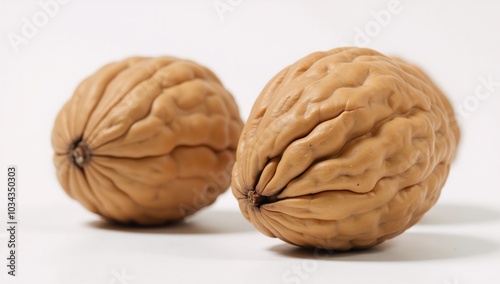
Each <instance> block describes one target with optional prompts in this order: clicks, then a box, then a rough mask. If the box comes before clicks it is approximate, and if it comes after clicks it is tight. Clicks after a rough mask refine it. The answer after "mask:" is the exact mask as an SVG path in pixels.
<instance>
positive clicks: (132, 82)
mask: <svg viewBox="0 0 500 284" xmlns="http://www.w3.org/2000/svg"><path fill="white" fill-rule="evenodd" d="M242 127H243V123H242V121H241V119H240V116H239V112H238V107H237V105H236V103H235V101H234V99H233V97H232V96H231V94H230V93H229V92H228V91H227V90H226V89H225V88H224V87H223V86H222V84H221V82H220V81H219V79H217V77H216V76H215V75H214V74H213V73H212V72H211V71H210V70H209V69H207V68H205V67H203V66H201V65H198V64H197V63H195V62H192V61H188V60H181V59H176V58H173V57H159V58H142V57H134V58H129V59H126V60H123V61H120V62H115V63H111V64H108V65H106V66H104V67H103V68H101V69H100V70H98V71H97V72H96V73H95V74H93V75H92V76H90V77H88V78H87V79H85V80H84V81H83V82H82V83H81V84H80V85H79V86H78V88H77V89H76V91H75V93H74V95H73V97H72V98H71V99H70V100H69V101H68V102H67V103H66V104H65V105H64V107H63V108H62V110H61V111H60V113H59V115H58V116H57V119H56V122H55V125H54V130H53V133H52V145H53V148H54V151H55V155H54V162H55V165H56V170H57V177H58V179H59V182H60V183H61V185H62V187H63V188H64V190H65V191H66V193H67V194H68V195H70V196H71V197H72V198H74V199H76V200H78V201H79V202H80V203H82V204H83V205H84V206H85V207H86V208H87V209H89V210H90V211H92V212H95V213H97V214H100V215H102V216H103V217H105V218H107V219H110V220H114V221H118V222H122V223H130V222H134V223H138V224H158V223H164V222H169V221H175V220H179V219H182V218H183V217H185V216H187V215H190V214H193V213H194V212H196V211H197V210H199V209H201V208H203V207H205V206H208V205H210V204H212V203H213V202H214V201H215V199H216V198H217V196H218V195H219V194H221V193H222V192H224V191H225V190H226V189H227V188H228V187H229V183H230V182H229V181H230V171H231V169H232V165H233V163H234V156H235V151H236V146H237V141H238V137H239V135H240V132H241V129H242Z"/></svg>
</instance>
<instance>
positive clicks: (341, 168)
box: [232, 47, 460, 250]
mask: <svg viewBox="0 0 500 284" xmlns="http://www.w3.org/2000/svg"><path fill="white" fill-rule="evenodd" d="M459 137H460V131H459V128H458V125H457V122H456V119H455V115H454V112H453V109H452V107H451V105H450V102H449V101H448V99H447V98H446V97H445V95H444V94H443V93H442V92H441V91H440V90H439V89H438V87H436V85H435V84H434V83H433V82H432V81H431V80H430V79H429V77H427V75H425V74H424V73H423V72H422V71H421V70H420V69H418V68H417V67H415V66H413V65H411V64H408V63H406V62H404V61H403V60H400V59H396V58H390V57H387V56H384V55H382V54H380V53H378V52H376V51H373V50H370V49H365V48H354V47H352V48H338V49H334V50H331V51H327V52H316V53H312V54H310V55H308V56H306V57H304V58H302V59H300V60H298V61H297V62H295V63H294V64H292V65H290V66H288V67H287V68H285V69H284V70H282V71H281V72H279V73H278V74H277V75H276V76H275V77H274V78H273V79H272V80H271V81H270V82H269V83H268V84H267V85H266V87H265V88H264V89H263V91H262V93H261V94H260V96H259V97H258V99H257V101H256V102H255V104H254V106H253V108H252V111H251V113H250V117H249V118H248V121H247V123H246V125H245V127H244V128H243V131H242V134H241V137H240V141H239V144H238V149H237V155H236V163H235V165H234V168H233V173H232V192H233V194H234V196H235V197H236V198H237V200H238V203H239V207H240V209H241V211H242V213H243V215H244V216H245V218H246V219H247V220H249V221H250V222H251V223H253V225H254V226H255V227H256V228H257V229H258V230H260V231H261V232H262V233H264V234H265V235H267V236H270V237H278V238H280V239H282V240H284V241H286V242H289V243H292V244H295V245H298V246H302V247H316V248H327V249H337V250H348V249H351V248H366V247H371V246H375V245H377V244H380V243H381V242H383V241H385V240H387V239H390V238H393V237H395V236H397V235H399V234H401V233H402V232H404V231H405V230H406V229H408V228H409V227H411V226H412V225H414V224H415V223H416V222H418V220H419V219H420V218H421V217H422V215H423V214H424V213H425V212H426V211H427V210H429V209H430V208H431V207H432V206H433V205H434V204H435V202H436V201H437V199H438V197H439V195H440V192H441V188H442V187H443V185H444V184H445V181H446V178H447V176H448V172H449V169H450V163H451V161H452V160H453V158H454V156H455V154H456V151H457V145H458V142H459Z"/></svg>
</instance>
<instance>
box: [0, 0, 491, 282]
mask: <svg viewBox="0 0 500 284" xmlns="http://www.w3.org/2000/svg"><path fill="white" fill-rule="evenodd" d="M54 1H55V0H39V1H1V2H0V35H1V37H0V116H1V117H0V127H1V128H0V176H2V178H0V180H3V181H5V178H4V177H6V174H7V170H6V169H7V166H8V165H12V164H14V165H17V167H18V172H19V184H18V186H19V188H18V192H19V195H18V220H19V224H18V232H17V233H18V235H17V237H18V245H19V253H18V263H17V264H18V267H17V268H18V270H17V274H18V275H17V276H16V277H11V276H9V275H7V267H6V264H7V260H6V258H7V237H8V234H7V231H6V229H2V230H1V231H0V256H1V259H2V260H0V283H2V284H4V283H103V284H105V283H106V284H107V283H116V284H127V283H130V284H133V283H304V284H305V283H426V284H432V283H436V284H465V283H500V273H499V267H500V185H499V184H500V182H499V177H500V150H499V145H500V128H499V121H500V111H498V109H499V107H500V98H499V97H500V52H499V50H500V34H499V33H498V27H500V17H499V11H500V9H499V8H500V4H498V3H500V2H498V1H493V0H492V1H430V0H429V1H405V0H401V1H399V2H395V0H393V1H389V0H381V1H368V0H366V1H299V0H293V1H292V0H287V1H285V0H281V1H264V0H262V1H244V0H220V1H219V0H216V1H214V0H205V1H201V0H200V1H118V0H116V1H80V0H73V1H67V0H66V1H62V0H61V1H60V2H54ZM48 2H51V3H56V4H52V6H50V7H49V8H47V5H44V3H48ZM63 2H64V4H63ZM66 2H68V3H66ZM40 3H42V4H40ZM224 5H225V6H224ZM47 9H48V10H47ZM224 9H225V10H224ZM47 11H48V12H47ZM44 13H45V15H46V16H45V17H46V19H45V18H44V16H43V14H44ZM49 13H50V15H49ZM387 15H389V16H387ZM384 17H385V18H384ZM45 20H46V21H45ZM44 21H45V22H44ZM35 22H36V23H37V26H35V29H34V30H31V31H29V27H26V26H29V25H35V24H36V23H35ZM23 33H24V34H23ZM16 36H18V37H16ZM19 37H22V39H21V41H19V40H20V39H19ZM13 39H17V40H18V41H13ZM343 45H366V46H368V47H370V48H373V49H376V50H378V51H381V52H383V53H386V54H395V55H398V56H400V57H403V58H406V59H408V60H409V61H412V62H415V63H417V64H418V65H420V66H421V67H422V68H423V69H424V70H426V71H427V72H428V73H429V75H430V76H431V77H432V78H434V79H435V81H436V82H437V84H438V85H439V86H441V88H442V89H443V90H444V91H445V93H446V94H448V96H449V97H450V100H451V101H452V103H453V105H454V106H455V108H456V109H457V110H459V109H461V114H459V115H458V116H459V120H460V125H461V128H462V134H463V136H462V140H461V144H460V149H459V155H458V157H457V159H456V160H455V163H454V165H453V167H452V169H451V173H450V176H449V178H448V181H447V184H446V186H445V187H444V189H443V192H442V195H441V198H440V200H439V202H438V204H437V205H436V206H435V207H434V208H433V209H432V210H431V211H430V212H429V213H428V214H427V215H426V216H425V217H424V218H423V219H422V221H421V222H420V223H418V224H417V225H415V226H414V227H413V228H411V229H410V230H408V231H407V232H405V233H404V234H403V235H401V236H399V237H397V238H395V239H393V240H390V241H387V242H385V243H383V244H382V245H380V246H378V247H376V248H374V249H372V250H367V251H358V252H348V253H332V254H327V253H324V252H320V253H314V252H311V251H306V250H302V249H298V248H295V247H294V246H292V245H289V244H286V243H284V242H282V241H280V240H278V239H271V238H268V237H266V236H264V235H262V234H261V233H259V232H258V231H256V230H255V229H254V228H253V227H252V225H251V224H250V223H248V222H247V221H246V220H245V219H244V218H243V217H242V215H241V214H240V212H239V209H238V208H237V204H236V201H235V199H234V198H233V196H232V194H231V193H230V191H228V192H226V193H225V194H224V195H222V196H221V197H220V198H219V199H218V201H217V202H216V203H215V204H214V205H213V206H211V207H210V208H207V209H205V210H202V211H200V212H199V213H198V214H196V215H195V216H193V217H192V218H189V219H188V220H187V221H186V222H184V223H181V224H179V225H177V226H168V227H161V228H147V229H141V228H124V227H117V226H112V225H109V224H107V223H105V222H103V221H102V220H101V219H100V218H99V217H98V216H96V215H94V214H92V213H89V212H87V211H86V210H85V209H84V208H83V207H82V206H81V205H80V204H78V203H77V202H76V201H73V200H71V199H70V198H69V197H67V196H66V195H65V194H64V192H63V190H62V189H61V187H60V186H59V184H58V182H57V180H56V178H55V173H54V169H53V166H52V160H51V158H52V148H51V145H50V133H51V130H52V126H53V122H54V119H55V116H56V114H57V112H58V110H59V109H60V107H61V106H62V104H63V103H64V102H65V101H66V100H67V99H68V98H69V97H70V96H71V94H72V92H73V90H74V89H75V87H76V85H77V84H78V83H79V82H80V81H81V80H82V79H83V78H84V77H86V76H87V75H89V74H90V73H92V72H93V71H95V70H96V69H97V68H99V67H100V66H102V65H104V64H105V63H108V62H110V61H115V60H120V59H122V58H125V57H128V56H132V55H147V56H159V55H173V56H178V57H183V58H189V59H193V60H196V61H198V62H200V63H202V64H204V65H206V66H209V67H210V68H212V69H213V70H214V71H215V73H216V74H217V75H218V76H219V77H220V78H221V79H222V81H223V83H224V84H225V86H226V87H227V88H228V89H229V90H230V91H231V92H232V93H233V94H234V96H235V97H236V100H237V101H238V104H239V105H240V111H241V115H242V117H243V118H246V117H247V116H248V114H249V113H250V109H251V106H252V104H253V101H254V100H255V99H256V97H257V96H258V94H259V92H260V90H261V89H262V87H263V86H264V85H265V83H266V82H267V81H268V80H269V79H270V78H271V77H272V76H273V75H274V74H275V73H277V72H278V71H279V70H280V69H282V68H283V67H285V66H287V65H288V64H290V63H292V62H294V61H295V60H297V59H299V58H300V57H302V56H305V55H307V54H308V53H310V52H313V51H318V50H327V49H331V48H335V47H339V46H343ZM484 81H491V82H492V83H491V84H490V86H489V89H488V87H485V86H484V85H483V87H480V86H482V84H483V82H484ZM478 88H480V89H481V88H482V89H481V90H488V93H487V96H485V95H484V94H483V95H482V96H481V95H480V96H478V94H477V89H478ZM475 102H476V103H475ZM467 104H469V105H467ZM471 104H473V105H471ZM1 187H2V188H4V189H3V190H2V191H1V193H0V194H1V195H0V222H1V224H0V227H1V228H6V222H7V219H6V217H7V196H6V191H5V185H1ZM2 212H3V213H2Z"/></svg>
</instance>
